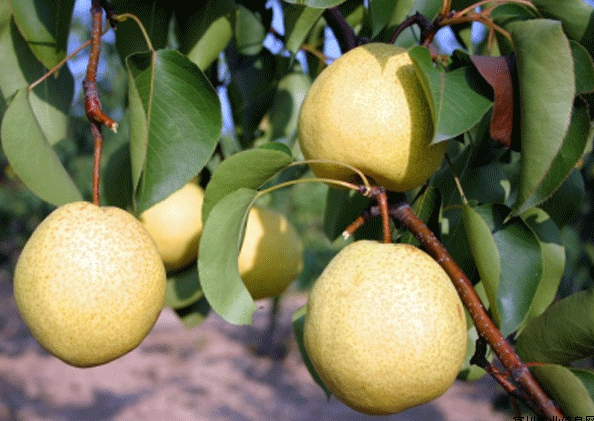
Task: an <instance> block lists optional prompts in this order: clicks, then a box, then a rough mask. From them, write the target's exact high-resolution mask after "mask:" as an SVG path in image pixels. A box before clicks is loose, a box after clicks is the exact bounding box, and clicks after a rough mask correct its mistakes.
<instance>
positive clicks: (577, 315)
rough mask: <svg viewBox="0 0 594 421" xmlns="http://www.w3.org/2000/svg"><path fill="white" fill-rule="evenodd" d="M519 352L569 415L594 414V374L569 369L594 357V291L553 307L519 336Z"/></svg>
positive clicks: (561, 301) (563, 301)
mask: <svg viewBox="0 0 594 421" xmlns="http://www.w3.org/2000/svg"><path fill="white" fill-rule="evenodd" d="M515 348H516V352H517V353H518V355H519V356H520V357H521V358H522V359H523V360H524V361H526V362H538V363H545V364H544V365H543V366H533V367H531V369H530V370H531V371H532V372H533V373H534V375H535V377H536V379H537V381H538V382H539V383H540V384H541V385H542V386H543V387H544V389H545V390H546V391H547V392H548V393H549V394H550V395H551V398H552V399H554V400H555V402H556V403H557V404H559V405H560V407H561V409H562V411H563V413H564V414H565V415H571V416H578V415H580V416H582V415H583V414H592V413H594V402H593V397H594V372H592V371H591V370H581V369H576V368H572V367H564V366H568V365H569V364H570V363H572V362H573V361H578V360H581V359H584V358H588V357H591V356H593V355H594V290H585V291H581V292H577V293H574V294H572V295H570V296H568V297H566V298H563V299H562V300H560V301H557V302H555V303H554V304H552V305H551V306H550V307H549V308H548V309H547V310H545V312H544V313H542V314H541V315H540V316H538V317H536V318H534V319H533V320H532V321H531V322H530V323H528V325H527V326H526V328H525V329H524V330H523V331H522V333H521V334H520V335H519V337H518V340H517V343H516V347H515Z"/></svg>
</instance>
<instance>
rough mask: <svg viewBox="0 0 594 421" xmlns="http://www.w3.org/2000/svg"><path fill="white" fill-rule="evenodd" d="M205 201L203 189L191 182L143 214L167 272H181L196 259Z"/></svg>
mask: <svg viewBox="0 0 594 421" xmlns="http://www.w3.org/2000/svg"><path fill="white" fill-rule="evenodd" d="M203 202H204V190H203V189H202V187H200V186H199V185H198V184H196V183H195V182H194V181H191V182H189V183H187V184H186V185H184V186H183V187H182V188H181V189H180V190H177V191H176V192H174V193H173V194H171V195H170V196H169V197H167V198H166V199H165V200H163V201H161V202H159V203H157V204H155V205H153V206H152V207H150V208H149V209H147V210H145V211H144V212H143V213H142V214H141V215H140V217H139V219H140V221H141V222H142V224H143V225H144V227H145V228H146V230H147V231H148V232H149V234H150V235H151V237H152V238H153V240H154V241H155V244H156V245H157V248H158V249H159V253H161V258H162V259H163V264H164V265H165V269H167V270H168V271H171V272H175V271H178V270H180V269H183V268H184V267H186V266H189V265H190V264H192V263H193V262H194V261H195V260H196V258H197V256H198V245H199V244H200V237H201V236H202V228H203V227H202V203H203Z"/></svg>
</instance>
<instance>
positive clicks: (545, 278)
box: [519, 208, 565, 331]
mask: <svg viewBox="0 0 594 421" xmlns="http://www.w3.org/2000/svg"><path fill="white" fill-rule="evenodd" d="M521 218H522V220H523V221H524V222H525V223H526V225H527V227H528V228H529V229H530V230H531V231H532V232H533V233H534V235H535V236H536V238H537V239H538V242H539V245H540V252H541V261H542V273H541V278H540V281H539V282H538V287H537V289H536V292H535V293H534V298H533V299H532V304H531V306H530V310H529V312H528V314H527V315H526V318H525V319H524V321H523V322H522V326H521V327H520V329H519V330H520V331H521V329H522V328H523V327H524V326H525V325H526V323H528V322H529V321H530V320H532V319H533V318H535V317H536V316H538V315H540V314H541V313H542V312H543V311H545V310H546V309H547V308H548V307H549V306H550V305H551V303H552V302H553V300H554V299H555V296H556V293H557V289H558V288H559V283H560V282H561V278H562V276H563V271H564V269H565V248H564V247H563V239H562V238H561V232H560V231H559V228H557V225H555V223H554V222H553V220H552V219H551V218H550V217H549V215H547V214H546V213H545V212H544V211H543V210H541V209H538V208H533V209H531V210H529V211H527V212H525V213H523V214H522V215H521Z"/></svg>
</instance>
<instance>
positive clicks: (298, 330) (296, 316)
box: [293, 306, 332, 398]
mask: <svg viewBox="0 0 594 421" xmlns="http://www.w3.org/2000/svg"><path fill="white" fill-rule="evenodd" d="M306 317H307V306H301V307H299V308H298V309H297V310H295V312H294V313H293V332H294V333H295V340H296V341H297V346H298V347H299V352H300V353H301V358H302V359H303V362H304V364H305V367H307V370H308V371H309V374H310V375H311V378H312V379H314V381H315V382H316V383H317V384H318V386H320V387H321V388H322V390H323V391H324V393H325V394H326V397H327V398H330V396H331V395H332V392H330V390H329V389H328V388H327V387H326V385H325V384H324V382H323V381H322V379H321V378H320V375H319V374H318V373H317V372H316V369H315V368H314V366H313V364H312V363H311V360H310V359H309V355H307V351H306V349H305V343H304V341H303V329H304V326H305V318H306Z"/></svg>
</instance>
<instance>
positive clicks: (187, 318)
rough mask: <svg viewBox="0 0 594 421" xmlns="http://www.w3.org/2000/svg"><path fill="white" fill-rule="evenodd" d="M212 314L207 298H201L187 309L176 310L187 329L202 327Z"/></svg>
mask: <svg viewBox="0 0 594 421" xmlns="http://www.w3.org/2000/svg"><path fill="white" fill-rule="evenodd" d="M209 312H210V306H209V305H208V301H206V298H204V297H201V298H200V299H198V301H196V302H194V303H192V304H190V305H189V306H187V307H183V308H177V309H175V313H176V314H177V316H178V317H179V318H180V320H181V321H182V323H183V324H184V326H185V327H186V328H188V329H189V328H192V327H196V326H198V325H200V324H201V323H202V322H203V321H204V320H206V316H208V313H209Z"/></svg>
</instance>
